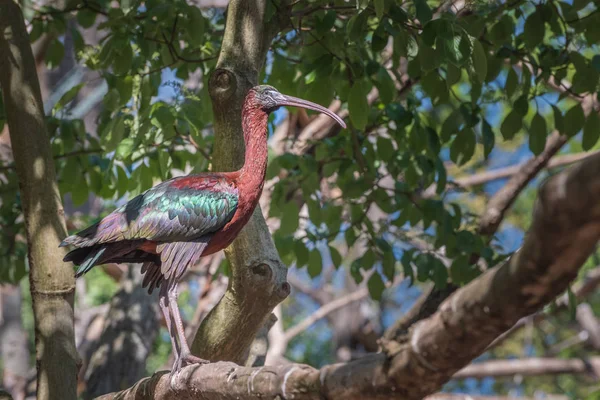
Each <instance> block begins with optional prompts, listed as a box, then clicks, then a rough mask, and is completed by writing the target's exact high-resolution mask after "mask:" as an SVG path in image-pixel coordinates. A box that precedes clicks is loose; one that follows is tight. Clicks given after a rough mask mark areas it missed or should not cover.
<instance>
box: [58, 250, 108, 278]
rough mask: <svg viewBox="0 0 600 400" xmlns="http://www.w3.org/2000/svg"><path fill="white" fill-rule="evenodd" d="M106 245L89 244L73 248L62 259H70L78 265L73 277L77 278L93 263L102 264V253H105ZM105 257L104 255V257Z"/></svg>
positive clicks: (90, 267) (92, 265)
mask: <svg viewBox="0 0 600 400" xmlns="http://www.w3.org/2000/svg"><path fill="white" fill-rule="evenodd" d="M106 249H107V246H104V245H101V246H91V247H82V248H80V249H75V250H72V251H70V252H68V253H67V255H66V256H65V258H63V261H65V262H67V261H72V262H73V264H75V265H79V268H78V269H77V272H76V273H75V278H79V277H80V276H82V275H83V274H85V273H86V272H88V271H89V270H90V269H92V267H94V265H97V264H103V263H104V262H105V261H104V260H103V257H102V256H103V255H104V254H105V253H106ZM104 258H106V257H104Z"/></svg>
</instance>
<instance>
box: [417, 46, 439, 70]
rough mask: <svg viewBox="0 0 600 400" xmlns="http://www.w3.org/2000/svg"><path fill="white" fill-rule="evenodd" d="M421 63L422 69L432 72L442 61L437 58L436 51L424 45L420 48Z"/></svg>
mask: <svg viewBox="0 0 600 400" xmlns="http://www.w3.org/2000/svg"><path fill="white" fill-rule="evenodd" d="M419 62H420V64H421V68H422V69H423V71H425V72H429V71H432V70H434V69H436V68H437V67H439V65H440V60H439V59H438V58H437V55H436V51H435V50H434V49H432V48H431V47H429V46H425V45H422V46H421V47H420V48H419Z"/></svg>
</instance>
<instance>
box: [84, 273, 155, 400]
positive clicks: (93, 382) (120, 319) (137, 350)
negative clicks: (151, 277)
mask: <svg viewBox="0 0 600 400" xmlns="http://www.w3.org/2000/svg"><path fill="white" fill-rule="evenodd" d="M142 279H143V275H142V273H141V272H140V268H139V266H134V267H131V266H130V267H129V268H128V269H127V273H125V274H123V277H122V278H121V283H120V286H121V288H120V290H119V291H118V292H117V294H116V295H115V296H114V297H113V299H112V301H111V303H110V309H109V310H108V315H107V316H106V319H105V326H104V331H103V332H102V335H101V336H100V340H99V341H98V343H97V344H96V346H95V348H94V349H93V350H92V355H91V357H90V359H89V365H88V366H87V370H86V372H85V382H86V390H85V395H84V396H83V397H84V398H86V399H88V398H94V397H97V396H100V395H102V394H105V393H108V392H112V391H114V390H121V389H125V388H127V387H129V386H131V385H133V384H134V383H135V382H136V381H138V380H139V379H141V378H142V377H144V375H145V374H146V359H147V358H148V355H149V354H150V352H151V351H152V344H153V343H154V339H155V338H156V335H157V334H158V330H159V328H160V323H159V321H158V318H157V315H158V293H157V292H154V293H153V296H149V295H148V293H147V290H146V289H144V288H142Z"/></svg>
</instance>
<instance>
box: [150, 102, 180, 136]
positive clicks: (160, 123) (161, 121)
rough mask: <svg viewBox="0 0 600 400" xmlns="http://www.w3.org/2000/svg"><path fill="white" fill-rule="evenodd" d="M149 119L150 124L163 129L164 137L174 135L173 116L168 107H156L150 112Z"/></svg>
mask: <svg viewBox="0 0 600 400" xmlns="http://www.w3.org/2000/svg"><path fill="white" fill-rule="evenodd" d="M150 121H151V122H152V125H154V126H156V127H157V128H160V129H162V130H163V132H164V133H165V138H168V137H173V136H174V135H175V128H174V124H175V117H174V116H173V113H172V112H171V109H170V108H169V107H166V106H162V107H158V108H156V109H155V110H154V112H152V118H151V120H150Z"/></svg>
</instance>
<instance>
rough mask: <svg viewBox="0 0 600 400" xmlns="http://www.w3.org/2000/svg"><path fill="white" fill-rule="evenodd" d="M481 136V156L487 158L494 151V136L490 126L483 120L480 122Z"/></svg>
mask: <svg viewBox="0 0 600 400" xmlns="http://www.w3.org/2000/svg"><path fill="white" fill-rule="evenodd" d="M481 135H482V137H483V155H484V157H485V158H486V160H487V158H488V157H489V155H490V153H491V152H492V150H493V149H494V145H495V142H496V136H495V135H494V131H493V130H492V126H491V125H490V124H489V123H488V122H487V121H486V120H485V119H484V120H482V122H481Z"/></svg>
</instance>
